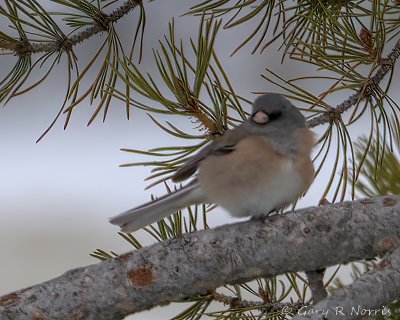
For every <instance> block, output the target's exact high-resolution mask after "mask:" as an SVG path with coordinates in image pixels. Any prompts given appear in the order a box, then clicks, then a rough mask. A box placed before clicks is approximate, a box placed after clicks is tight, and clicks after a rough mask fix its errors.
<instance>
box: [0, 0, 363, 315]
mask: <svg viewBox="0 0 400 320" xmlns="http://www.w3.org/2000/svg"><path fill="white" fill-rule="evenodd" d="M198 2H199V1H178V0H169V1H156V2H151V3H146V4H145V9H146V16H147V26H146V30H145V35H144V52H145V55H144V59H143V61H142V63H141V66H140V68H141V70H145V71H149V72H150V73H151V72H152V70H154V69H155V65H154V63H153V59H152V55H151V54H149V53H150V52H151V48H154V47H158V40H159V39H161V38H162V37H163V35H164V34H167V32H168V22H169V21H171V19H172V18H173V17H175V18H176V19H175V28H176V37H177V38H178V39H179V38H181V37H182V38H183V40H184V41H186V43H187V44H188V40H189V37H193V38H196V35H197V31H198V25H199V24H198V22H199V19H198V18H194V17H191V16H181V15H182V14H183V13H185V12H187V10H188V9H189V7H190V6H191V5H192V4H195V3H198ZM49 6H50V5H49ZM137 19H138V14H137V12H136V10H134V12H132V13H131V14H129V15H128V16H126V17H124V18H123V19H121V20H120V21H119V22H118V24H117V28H118V30H120V31H121V32H119V34H120V36H121V39H122V40H123V41H126V42H127V43H130V41H131V40H132V37H133V33H134V31H135V27H136V22H137ZM6 23H7V22H6V21H0V26H4V25H5V24H6ZM252 28H253V26H251V25H249V24H245V25H244V26H241V27H240V28H235V29H233V30H221V31H220V32H219V35H218V37H217V41H216V50H217V53H218V55H219V57H220V58H221V61H222V62H223V64H224V67H225V70H226V72H227V74H228V76H229V78H230V80H231V81H232V84H233V86H234V88H235V90H236V91H237V93H238V94H239V95H242V96H244V97H246V98H248V99H250V100H253V99H254V97H255V96H256V95H255V94H253V93H252V92H257V91H269V90H271V88H270V87H269V85H268V83H267V82H266V81H264V80H262V79H261V77H260V74H262V73H264V72H263V71H264V68H265V67H266V66H268V67H269V68H271V69H272V70H274V71H276V72H277V73H278V74H280V75H283V76H285V78H291V77H294V76H298V75H303V74H305V73H307V72H310V69H305V68H309V67H308V66H307V67H306V66H304V65H302V64H300V63H299V64H296V63H293V62H289V61H288V60H285V63H284V64H281V55H280V54H279V53H276V49H277V48H273V47H272V48H270V49H269V50H267V51H266V52H265V53H263V54H258V53H257V54H254V55H250V54H249V52H250V51H251V50H252V47H245V48H244V49H242V50H241V51H239V52H238V53H237V54H235V55H234V56H233V57H229V55H230V54H231V53H232V52H233V50H234V49H235V48H236V46H237V45H238V44H239V43H240V42H241V41H242V40H243V39H244V38H245V36H246V35H248V34H249V33H250V32H251V31H252ZM103 37H104V34H100V35H97V36H95V37H93V38H92V39H90V40H89V41H87V42H84V43H83V44H81V45H79V46H78V47H76V50H75V52H76V55H77V56H78V57H79V60H80V61H83V64H84V62H85V61H86V62H87V61H88V60H89V58H90V57H92V56H93V54H94V53H95V52H96V50H97V49H98V47H99V44H100V43H101V41H102V39H103ZM146 53H147V54H146ZM0 59H1V60H0V74H1V75H2V76H4V75H5V74H6V73H7V72H8V71H9V67H10V66H12V65H13V64H14V63H15V61H16V58H14V57H10V56H0ZM65 70H66V69H65V66H64V67H63V65H62V64H61V65H60V66H59V67H58V68H56V71H55V72H53V73H52V74H51V76H50V78H49V79H48V80H47V81H46V83H45V85H42V86H40V87H39V88H38V89H36V90H33V91H31V92H28V93H27V94H24V95H22V96H20V97H17V98H15V99H14V100H12V101H11V102H10V103H8V104H7V105H6V106H5V107H4V108H2V109H1V110H0V150H1V152H0V159H1V160H0V161H1V162H0V164H1V165H0V177H1V179H0V257H1V258H0V259H1V263H0V270H1V272H0V295H2V294H5V293H8V292H10V291H13V290H16V289H20V288H23V287H26V286H29V285H32V284H35V283H38V282H41V281H45V280H48V279H50V278H53V277H55V276H58V275H60V274H62V273H63V272H64V271H66V270H68V269H71V268H75V267H78V266H82V265H86V264H92V263H96V262H97V260H95V259H94V258H92V257H90V256H89V253H91V252H92V251H93V250H95V249H96V248H101V249H105V250H112V251H114V252H117V253H122V252H125V251H128V250H131V246H130V245H129V244H128V243H127V242H126V241H124V240H123V239H122V238H121V237H120V236H118V234H117V231H118V229H117V228H116V227H114V226H112V225H111V224H109V223H108V218H109V217H110V216H113V215H115V214H117V213H119V212H121V211H124V210H126V209H128V208H130V207H133V206H136V205H138V204H141V203H142V202H145V201H148V200H149V199H150V196H151V194H152V193H154V194H157V195H160V194H162V193H164V188H163V187H162V186H159V187H156V188H152V189H151V190H146V191H145V190H144V188H145V186H146V185H147V184H148V182H144V181H143V180H144V179H145V178H146V177H147V176H148V175H149V172H150V169H151V168H147V167H132V168H120V167H119V165H120V164H124V163H128V162H135V161H142V160H143V159H144V158H143V157H140V156H137V155H134V154H130V153H125V152H122V151H120V148H132V149H141V150H146V149H149V148H152V147H159V146H168V145H173V144H177V143H178V141H177V140H176V139H174V138H172V137H171V136H170V135H167V134H166V133H164V132H162V131H161V130H160V129H159V128H158V127H157V126H156V125H155V124H154V123H153V122H152V121H151V120H150V119H149V117H148V116H147V115H146V114H145V112H143V111H141V110H132V112H131V119H130V120H129V121H128V120H127V119H126V115H125V110H124V105H123V104H122V103H120V102H118V101H114V102H113V103H112V104H111V107H112V109H111V110H110V113H109V116H108V118H107V120H106V122H105V123H102V122H101V119H100V118H98V119H96V120H95V121H94V123H93V124H92V125H91V126H89V127H87V126H86V124H87V121H88V120H89V118H90V116H91V115H92V113H93V110H94V108H95V106H90V105H89V104H88V103H87V101H85V102H84V103H83V104H82V105H80V106H79V107H78V108H77V109H76V110H75V112H74V113H73V114H72V119H71V122H70V124H69V126H68V128H67V130H63V120H62V119H61V121H59V122H58V123H57V124H56V126H55V127H54V128H53V129H52V130H51V131H50V132H49V134H47V135H46V136H45V138H44V139H43V140H42V141H40V142H39V143H37V144H36V143H35V141H36V139H37V138H38V137H39V136H40V135H41V133H42V132H43V131H44V130H45V129H46V128H47V126H48V125H49V124H50V123H51V121H52V120H53V118H54V116H55V115H56V114H57V112H58V109H59V108H60V106H61V103H62V100H63V99H64V88H65V86H66V76H65ZM38 78H39V75H38ZM307 85H309V84H307ZM315 86H318V84H317V83H316V84H315ZM314 89H316V88H315V87H314ZM139 99H140V98H139ZM157 119H159V120H166V119H164V118H163V117H162V116H160V115H158V116H157ZM168 120H172V121H173V123H174V124H175V125H177V126H178V127H180V128H193V127H194V125H193V124H192V123H191V122H190V121H188V119H185V118H183V117H182V118H178V117H174V118H173V119H171V118H168ZM361 126H362V125H361ZM353 130H359V128H357V127H356V128H354V129H353ZM315 131H316V132H317V130H315ZM321 179H323V175H322V176H321ZM313 188H315V189H317V186H313ZM319 195H320V194H317V193H313V192H312V191H311V192H309V194H308V196H307V197H306V199H305V200H304V201H303V202H302V203H301V206H307V205H314V204H316V203H317V202H318V200H319ZM209 216H210V219H209V221H210V225H217V224H223V223H227V222H233V221H237V220H233V219H231V218H229V216H228V215H227V214H226V213H224V212H223V211H222V210H219V209H217V210H215V211H214V212H212V213H211V214H210V215H209ZM176 308H178V309H179V306H176V305H175V306H172V307H165V308H163V311H162V314H163V316H162V318H163V319H167V318H170V317H172V316H173V315H174V314H176ZM159 312H160V308H156V309H154V310H152V311H151V312H146V313H141V314H138V315H134V316H131V317H129V319H160V315H159Z"/></svg>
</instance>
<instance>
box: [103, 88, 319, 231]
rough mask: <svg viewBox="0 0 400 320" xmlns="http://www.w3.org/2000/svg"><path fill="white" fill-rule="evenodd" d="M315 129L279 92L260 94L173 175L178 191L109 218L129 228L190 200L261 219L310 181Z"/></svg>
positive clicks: (298, 193) (289, 200) (297, 194)
mask: <svg viewBox="0 0 400 320" xmlns="http://www.w3.org/2000/svg"><path fill="white" fill-rule="evenodd" d="M314 142H315V139H314V133H313V132H312V131H311V130H309V129H308V128H307V126H306V120H305V117H304V116H303V115H302V114H301V112H300V111H299V110H298V109H297V108H296V107H295V106H294V105H293V104H292V103H291V102H290V101H289V100H288V99H287V98H285V97H284V96H283V95H281V94H277V93H269V94H264V95H260V96H259V97H257V98H256V99H255V101H254V102H253V104H252V110H251V113H250V115H249V117H248V118H247V119H246V120H245V121H244V122H243V123H242V124H240V125H238V126H237V127H235V128H233V129H228V130H227V131H225V133H224V134H223V135H220V136H217V137H216V138H215V139H214V140H213V141H212V142H211V143H209V144H208V145H206V146H205V147H203V148H202V149H201V150H200V151H199V152H198V153H197V154H195V155H194V156H192V157H191V158H189V159H188V160H187V161H186V163H184V164H183V165H182V167H181V168H179V169H178V170H177V171H176V172H175V174H174V175H173V176H172V181H173V182H175V183H181V182H182V181H184V180H187V179H189V178H190V177H193V179H192V180H191V181H190V182H188V183H187V184H186V185H185V186H183V187H182V188H181V189H179V190H176V191H173V192H171V193H168V194H166V195H164V196H161V197H160V198H158V199H156V200H154V201H150V202H148V203H145V204H143V205H141V206H138V207H136V208H133V209H130V210H128V211H125V212H123V213H121V214H119V215H117V216H114V217H112V218H111V219H110V222H111V223H112V224H115V225H117V226H119V227H120V228H121V231H122V232H133V231H135V230H138V229H141V228H143V227H145V226H147V225H149V224H151V223H153V222H156V221H159V220H161V219H162V218H165V217H167V216H169V215H170V214H172V213H174V212H176V211H178V210H180V209H183V208H185V207H188V206H190V205H193V204H202V203H203V204H207V203H213V204H216V205H219V206H221V207H222V208H224V209H226V210H227V211H228V212H229V213H230V214H231V215H232V216H233V217H247V216H250V217H253V218H262V217H263V216H265V215H266V214H268V213H271V212H273V211H276V210H279V209H281V208H284V207H286V206H287V205H289V204H291V203H293V202H295V201H296V200H297V199H298V198H299V197H300V196H301V195H302V194H303V193H304V192H305V191H306V190H307V189H308V188H309V186H310V185H311V183H312V181H313V179H314V173H315V171H314V167H313V163H312V160H311V152H312V148H313V146H314Z"/></svg>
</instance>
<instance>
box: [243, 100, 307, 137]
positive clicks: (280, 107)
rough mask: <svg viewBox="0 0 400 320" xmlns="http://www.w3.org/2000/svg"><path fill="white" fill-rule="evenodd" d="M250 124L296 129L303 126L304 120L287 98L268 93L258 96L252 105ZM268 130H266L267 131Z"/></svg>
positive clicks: (271, 127) (304, 124)
mask: <svg viewBox="0 0 400 320" xmlns="http://www.w3.org/2000/svg"><path fill="white" fill-rule="evenodd" d="M249 122H251V124H252V126H255V127H260V128H259V129H261V127H265V129H267V128H269V130H272V129H273V128H285V129H296V128H304V127H305V126H306V120H305V118H304V116H303V115H302V114H301V113H300V111H299V110H298V109H297V108H296V107H295V106H293V105H292V104H291V103H290V101H289V100H287V99H286V98H285V97H284V96H282V95H280V94H277V93H269V94H265V95H262V96H260V97H258V98H257V99H256V100H255V101H254V103H253V107H252V112H251V116H250V118H249ZM269 130H268V131H269Z"/></svg>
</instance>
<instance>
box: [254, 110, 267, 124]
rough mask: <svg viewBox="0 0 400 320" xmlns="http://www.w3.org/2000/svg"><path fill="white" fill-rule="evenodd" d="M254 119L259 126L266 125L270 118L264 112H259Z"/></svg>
mask: <svg viewBox="0 0 400 320" xmlns="http://www.w3.org/2000/svg"><path fill="white" fill-rule="evenodd" d="M252 119H253V121H254V122H255V123H257V124H266V123H267V122H268V121H269V116H268V114H266V113H265V112H264V111H257V112H256V113H255V114H253V116H252Z"/></svg>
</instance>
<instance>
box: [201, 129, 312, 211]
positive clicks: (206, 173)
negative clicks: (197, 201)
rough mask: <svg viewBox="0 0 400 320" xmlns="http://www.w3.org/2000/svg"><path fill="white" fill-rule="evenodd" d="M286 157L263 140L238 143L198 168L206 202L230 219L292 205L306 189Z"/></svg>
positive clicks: (252, 139)
mask: <svg viewBox="0 0 400 320" xmlns="http://www.w3.org/2000/svg"><path fill="white" fill-rule="evenodd" d="M296 167H297V166H296V163H294V161H293V159H292V158H290V157H286V156H282V155H281V154H279V153H277V152H276V151H275V150H274V149H273V147H272V145H271V144H270V143H268V142H267V141H266V140H265V139H264V138H260V137H256V138H254V137H251V138H246V139H244V140H242V141H241V142H240V143H239V144H238V145H237V147H236V150H235V151H233V152H232V153H230V154H227V155H224V156H210V157H208V158H207V159H205V160H204V161H203V162H202V163H201V165H200V168H199V176H198V180H199V183H200V185H201V187H202V189H203V190H204V192H205V194H206V197H207V199H208V200H209V201H210V202H213V203H216V204H218V205H220V206H221V207H223V208H225V209H226V210H228V211H229V212H230V213H231V214H232V215H233V216H236V217H243V216H260V215H262V214H264V213H267V212H270V211H272V210H274V209H279V208H281V207H283V206H285V205H287V204H289V203H291V202H294V201H295V200H296V199H297V198H298V197H299V196H300V195H301V194H302V192H303V191H304V190H305V189H306V188H307V187H308V185H306V184H307V183H308V182H305V181H304V179H303V178H302V176H301V172H300V173H299V170H298V168H296Z"/></svg>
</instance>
